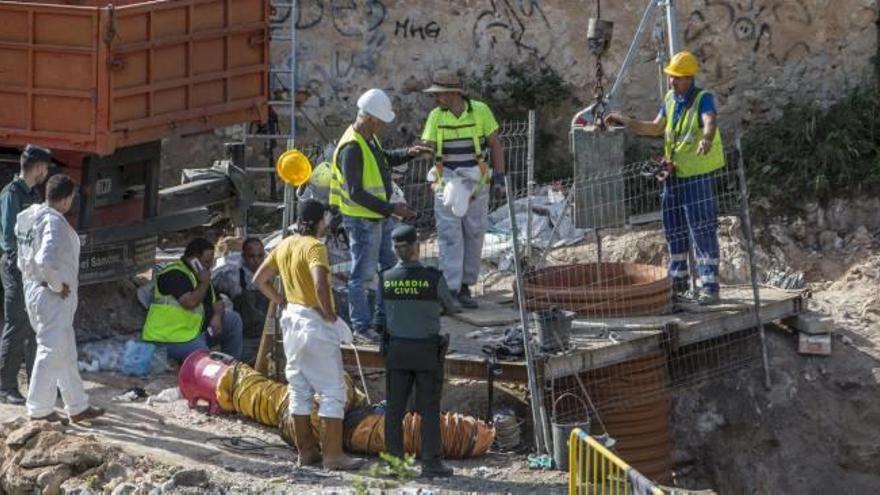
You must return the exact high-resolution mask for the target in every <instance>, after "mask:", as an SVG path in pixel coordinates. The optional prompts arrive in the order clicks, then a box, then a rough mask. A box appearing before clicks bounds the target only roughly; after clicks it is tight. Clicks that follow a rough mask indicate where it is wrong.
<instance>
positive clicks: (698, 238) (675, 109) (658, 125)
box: [605, 52, 724, 304]
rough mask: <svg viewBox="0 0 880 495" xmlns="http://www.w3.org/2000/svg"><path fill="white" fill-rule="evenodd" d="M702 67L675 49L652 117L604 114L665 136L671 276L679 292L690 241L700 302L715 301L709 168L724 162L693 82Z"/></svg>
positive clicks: (709, 108) (712, 114) (710, 105)
mask: <svg viewBox="0 0 880 495" xmlns="http://www.w3.org/2000/svg"><path fill="white" fill-rule="evenodd" d="M699 70H700V66H699V63H698V62H697V59H696V57H694V56H693V55H692V54H691V53H690V52H679V53H677V54H676V55H675V56H674V57H673V58H672V61H671V62H670V63H669V65H668V66H666V68H665V69H664V72H666V74H667V75H668V76H669V86H670V87H671V88H672V89H671V90H670V91H669V92H668V93H667V94H666V98H665V100H664V102H663V105H662V106H661V107H660V113H659V114H658V115H657V118H655V119H654V120H653V121H642V120H636V119H633V118H631V117H626V116H623V115H620V114H617V113H612V114H609V115H608V116H607V117H606V118H605V123H606V124H608V125H614V124H620V125H623V126H624V127H626V128H628V129H630V130H631V131H633V132H634V133H636V134H638V135H642V136H661V135H662V136H664V140H663V149H664V158H665V160H666V161H667V162H668V163H670V164H672V165H673V166H674V169H673V171H672V173H671V174H670V176H669V177H668V178H666V179H665V180H664V181H663V193H662V196H661V207H662V211H663V230H664V233H665V235H666V242H667V243H668V245H669V276H670V277H671V278H672V280H673V287H674V290H675V292H676V294H677V295H679V296H683V295H684V294H685V293H686V292H687V290H688V285H689V284H688V252H689V250H690V249H691V240H693V245H694V246H693V247H694V251H695V257H696V261H697V273H698V275H699V277H698V279H699V282H700V284H699V285H700V286H701V288H700V292H699V295H698V297H697V301H698V302H699V303H700V304H714V303H716V302H718V292H719V285H718V263H719V254H720V253H719V249H718V208H717V202H716V199H715V180H714V177H713V174H712V172H714V171H715V170H718V169H719V168H721V167H723V166H724V149H723V146H722V143H721V133H720V132H718V128H717V122H716V118H717V113H716V110H715V99H714V98H713V96H712V94H711V93H709V92H708V91H706V90H703V89H700V88H698V87H697V85H696V84H695V82H694V76H695V75H696V74H697V73H698V72H699Z"/></svg>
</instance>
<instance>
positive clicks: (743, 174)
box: [734, 130, 771, 390]
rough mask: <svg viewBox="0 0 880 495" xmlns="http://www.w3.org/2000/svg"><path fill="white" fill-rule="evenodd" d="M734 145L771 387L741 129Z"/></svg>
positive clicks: (757, 317) (758, 321)
mask: <svg viewBox="0 0 880 495" xmlns="http://www.w3.org/2000/svg"><path fill="white" fill-rule="evenodd" d="M734 143H735V145H734V147H735V150H736V157H737V158H736V162H737V170H736V172H737V175H738V176H739V182H740V191H742V193H741V198H740V199H741V201H742V228H743V234H744V235H745V238H746V249H747V251H748V253H749V272H750V273H749V274H750V276H751V282H752V297H753V299H754V302H755V325H757V326H758V333H759V335H760V336H761V358H762V359H763V360H764V386H765V387H767V389H768V390H769V389H770V385H771V383H770V360H769V358H768V357H767V336H766V335H765V332H764V324H763V323H761V293H760V290H759V289H758V269H757V266H756V265H755V240H754V235H753V233H752V217H751V215H750V214H749V186H748V183H747V182H746V172H745V165H744V163H743V154H742V143H741V142H740V135H739V131H738V130H737V131H736V136H735V137H734Z"/></svg>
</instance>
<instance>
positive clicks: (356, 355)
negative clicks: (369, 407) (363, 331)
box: [351, 345, 373, 404]
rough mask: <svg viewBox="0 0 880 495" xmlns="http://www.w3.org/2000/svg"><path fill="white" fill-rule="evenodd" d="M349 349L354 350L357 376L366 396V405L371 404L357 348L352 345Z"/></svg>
mask: <svg viewBox="0 0 880 495" xmlns="http://www.w3.org/2000/svg"><path fill="white" fill-rule="evenodd" d="M351 348H352V349H354V360H355V362H356V363H357V368H358V374H359V375H360V376H361V385H363V387H364V395H366V396H367V403H368V404H372V403H373V401H372V399H370V391H369V390H367V379H366V378H364V369H363V368H361V357H360V355H359V354H358V349H357V346H356V345H352V346H351Z"/></svg>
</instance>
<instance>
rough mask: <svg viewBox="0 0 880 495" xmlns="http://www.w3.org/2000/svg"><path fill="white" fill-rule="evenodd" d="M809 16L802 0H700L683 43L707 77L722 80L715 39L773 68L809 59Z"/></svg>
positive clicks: (689, 19) (721, 50) (721, 68)
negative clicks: (705, 68) (730, 42)
mask: <svg viewBox="0 0 880 495" xmlns="http://www.w3.org/2000/svg"><path fill="white" fill-rule="evenodd" d="M812 24H813V15H812V14H811V13H810V11H809V9H808V8H807V4H806V2H805V0H777V1H771V2H762V1H760V0H742V1H739V0H703V1H702V2H701V5H698V6H697V8H695V9H694V10H693V11H692V12H691V13H690V15H689V16H688V19H687V24H686V26H685V30H684V42H685V44H686V46H688V47H691V49H692V50H693V51H694V53H695V54H696V55H697V56H698V57H699V58H700V59H701V60H703V62H704V64H706V65H707V66H708V67H709V68H711V70H710V71H707V72H708V73H709V75H710V77H715V78H716V79H721V78H723V77H724V74H723V72H724V65H723V64H722V58H723V57H722V54H723V53H724V52H725V49H723V47H722V46H719V43H718V38H717V36H718V35H721V36H722V37H726V39H728V40H730V39H732V40H733V41H734V42H735V43H737V44H739V45H741V46H742V47H743V49H745V50H748V51H751V52H752V53H756V54H758V55H761V56H762V57H764V58H766V60H768V61H770V62H772V63H774V64H785V63H787V62H788V61H790V60H797V59H798V58H800V57H803V56H805V55H809V54H810V53H811V49H810V46H809V44H808V43H807V39H808V37H809V36H810V35H811V34H812V32H811V31H810V30H809V29H808V28H809V27H810V26H811V25H812Z"/></svg>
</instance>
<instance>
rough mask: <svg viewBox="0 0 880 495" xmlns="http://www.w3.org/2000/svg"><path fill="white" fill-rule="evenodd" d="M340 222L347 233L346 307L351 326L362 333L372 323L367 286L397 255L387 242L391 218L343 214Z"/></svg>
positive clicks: (389, 265) (388, 240)
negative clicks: (349, 256)
mask: <svg viewBox="0 0 880 495" xmlns="http://www.w3.org/2000/svg"><path fill="white" fill-rule="evenodd" d="M342 224H343V225H344V226H345V232H346V233H347V234H348V245H349V251H350V252H351V270H350V272H349V276H348V309H349V316H350V317H351V320H350V321H351V326H352V329H353V330H354V331H356V332H363V331H365V330H367V329H369V328H370V326H372V324H373V311H372V308H370V303H369V299H368V298H367V289H368V288H369V287H370V285H371V284H373V283H374V280H375V279H376V278H377V277H376V275H377V274H378V273H379V271H380V270H387V269H388V268H391V267H392V266H394V264H395V263H396V262H397V258H396V257H395V256H394V251H393V249H392V245H391V231H392V230H394V226H395V222H394V220H393V219H391V218H385V219H381V220H368V219H366V218H357V217H350V216H347V215H344V216H343V217H342Z"/></svg>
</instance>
